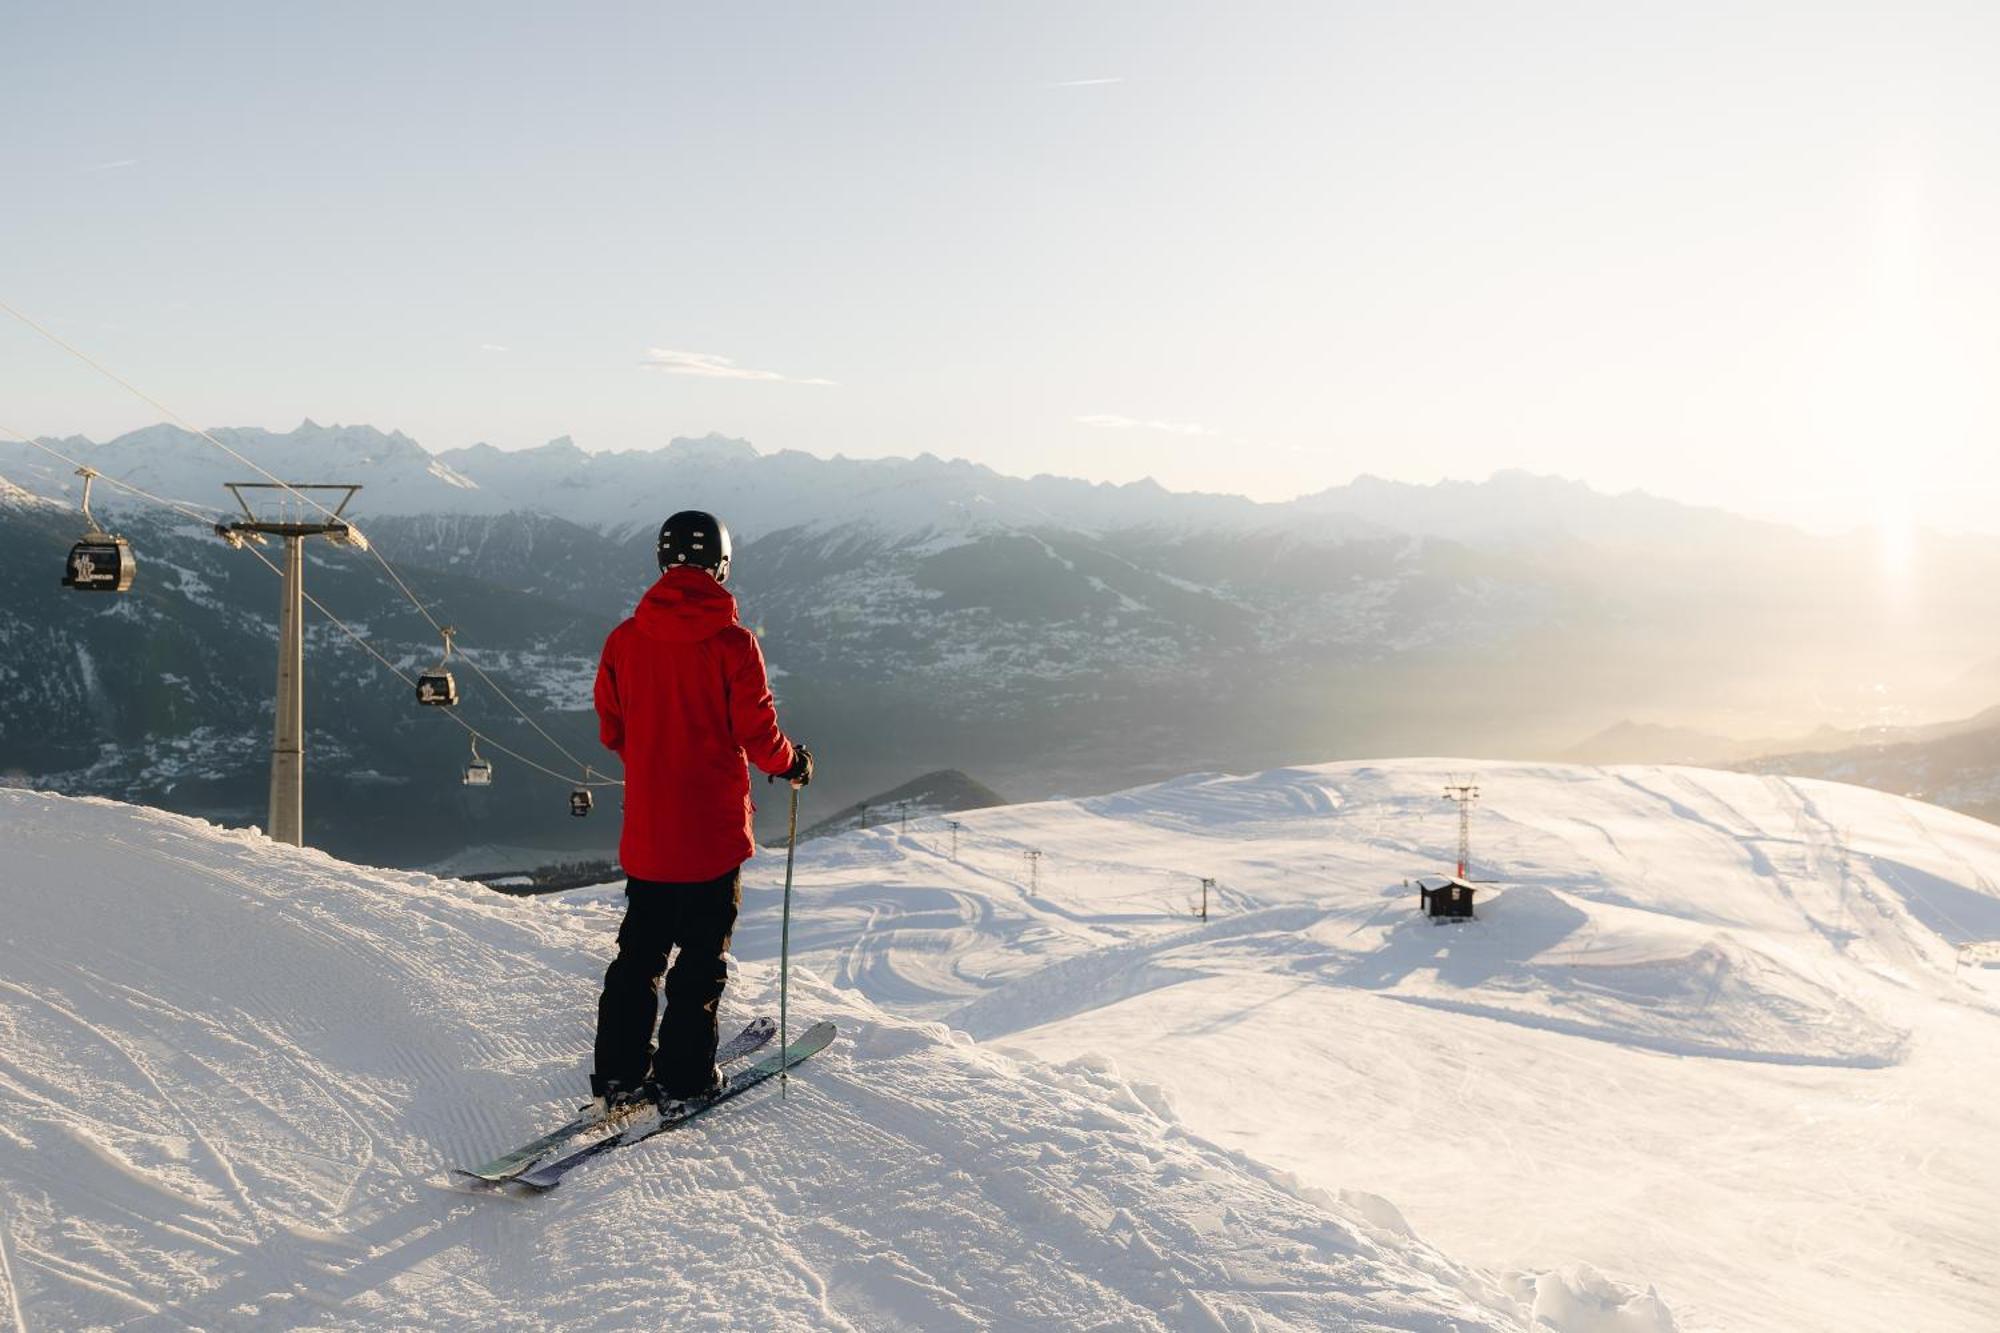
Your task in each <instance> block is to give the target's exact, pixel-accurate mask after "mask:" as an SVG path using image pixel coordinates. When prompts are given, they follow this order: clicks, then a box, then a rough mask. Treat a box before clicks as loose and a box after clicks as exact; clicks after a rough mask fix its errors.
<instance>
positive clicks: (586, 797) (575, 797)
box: [569, 787, 591, 819]
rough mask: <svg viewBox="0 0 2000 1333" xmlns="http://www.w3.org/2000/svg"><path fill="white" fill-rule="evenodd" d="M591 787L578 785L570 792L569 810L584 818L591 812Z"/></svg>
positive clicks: (579, 817)
mask: <svg viewBox="0 0 2000 1333" xmlns="http://www.w3.org/2000/svg"><path fill="white" fill-rule="evenodd" d="M590 804H591V802H590V788H588V787H578V788H577V789H576V790H575V791H572V792H571V793H570V794H569V812H570V813H571V814H572V815H574V816H576V817H577V818H578V819H582V818H583V817H584V816H585V815H587V814H589V813H590Z"/></svg>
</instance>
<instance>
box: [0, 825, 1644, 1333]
mask: <svg viewBox="0 0 2000 1333" xmlns="http://www.w3.org/2000/svg"><path fill="white" fill-rule="evenodd" d="M857 850H858V851H860V852H862V853H863V854H870V853H871V848H870V847H869V846H868V845H865V844H864V845H862V846H861V847H859V848H853V847H850V848H849V849H847V851H846V852H844V853H843V854H844V855H851V854H853V853H854V852H856V851H857ZM888 850H891V851H892V853H893V850H894V849H888ZM892 859H893V856H892ZM0 864H4V866H5V872H4V876H0V963H3V964H4V965H0V1327H4V1326H5V1324H6V1323H8V1322H11V1323H12V1325H13V1326H14V1327H15V1328H17V1329H21V1328H35V1329H39V1328H84V1327H126V1326H134V1327H145V1328H152V1327H163V1328H164V1327H203V1328H220V1327H258V1328H270V1327H311V1326H323V1327H343V1328H346V1327H356V1326H364V1327H392V1328H409V1327H440V1328H443V1327H449V1328H454V1329H456V1328H473V1327H479V1328H496V1327H497V1328H508V1327H511V1328H545V1327H563V1328H633V1327H653V1328H695V1327H701V1328H730V1329H734V1328H741V1329H757V1330H767V1329H828V1328H831V1329H924V1330H932V1329H984V1328H1065V1329H1067V1328H1102V1329H1215V1330H1225V1329H1227V1330H1255V1329H1280V1328H1349V1327H1352V1328H1371V1329H1373V1328H1399V1329H1400V1328H1408V1329H1430V1330H1446V1329H1525V1328H1528V1327H1530V1326H1532V1325H1533V1323H1534V1321H1535V1320H1536V1319H1537V1318H1541V1319H1542V1320H1543V1323H1542V1324H1541V1325H1540V1326H1541V1327H1555V1328H1559V1329H1568V1330H1574V1331H1576V1333H1585V1331H1588V1330H1658V1329H1665V1328H1670V1327H1672V1323H1671V1317H1670V1315H1669V1314H1668V1313H1667V1311H1666V1310H1665V1309H1664V1308H1663V1307H1662V1306H1661V1304H1660V1303H1659V1302H1658V1301H1657V1300H1656V1299H1654V1298H1653V1297H1651V1296H1649V1295H1647V1294H1645V1293H1643V1292H1635V1291H1632V1290H1628V1289H1627V1288H1625V1287H1621V1286H1618V1285H1615V1284H1613V1283H1611V1282H1610V1281H1608V1280H1606V1279H1605V1278H1603V1277H1601V1276H1599V1275H1597V1274H1595V1273H1593V1272H1591V1271H1589V1270H1587V1269H1585V1268H1582V1267H1569V1268H1565V1269H1562V1270H1560V1271H1547V1272H1536V1273H1510V1274H1495V1273H1489V1272H1486V1271H1484V1270H1480V1269H1475V1268H1471V1267H1468V1266H1465V1265H1463V1264H1461V1263H1459V1262H1457V1261H1456V1260H1454V1259H1452V1258H1449V1257H1447V1256H1446V1255H1445V1254H1443V1253H1441V1252H1439V1251H1438V1250H1436V1249H1434V1248H1433V1247H1432V1246H1430V1245H1429V1244H1427V1243H1426V1242H1424V1241H1423V1240H1421V1239H1420V1238H1419V1237H1418V1236H1417V1235H1416V1234H1415V1233H1414V1232H1413V1231H1412V1229H1411V1228H1410V1227H1409V1226H1408V1225H1407V1224H1406V1223H1405V1222H1404V1221H1403V1220H1402V1218H1401V1217H1400V1216H1399V1214H1398V1213H1397V1211H1396V1209H1395V1208H1394V1206H1393V1205H1391V1204H1389V1203H1388V1202H1385V1201H1383V1200H1380V1199H1376V1198H1372V1197H1367V1196H1364V1195H1358V1194H1349V1195H1336V1194H1335V1193H1332V1192H1330V1191H1320V1190H1315V1189H1309V1188H1306V1187H1305V1186H1303V1185H1301V1184H1300V1183H1298V1182H1297V1181H1295V1180H1293V1179H1292V1178H1291V1177H1290V1176H1289V1175H1287V1174H1286V1173H1283V1172H1281V1171H1277V1170H1274V1169H1272V1168H1270V1167H1268V1166H1266V1165H1263V1164H1261V1163H1259V1162H1257V1161H1255V1160H1253V1159H1251V1158H1248V1157H1245V1156H1243V1155H1242V1154H1240V1153H1238V1152H1236V1151H1234V1150H1231V1149H1228V1148H1224V1147H1221V1146H1218V1145H1217V1144H1215V1143H1213V1142H1211V1141H1209V1140H1207V1139H1205V1138H1203V1137H1202V1136H1200V1135H1199V1134H1196V1133H1193V1132H1190V1131H1189V1130H1188V1129H1187V1128H1186V1127H1185V1126H1183V1125H1182V1124H1181V1123H1180V1122H1179V1121H1178V1120H1177V1119H1176V1118H1175V1117H1174V1115H1173V1114H1172V1112H1171V1110H1170V1109H1169V1108H1168V1105H1167V1099H1166V1098H1165V1097H1164V1096H1163V1095H1162V1094H1160V1093H1159V1092H1157V1091H1156V1090H1152V1089H1148V1088H1145V1087H1143V1086H1136V1085H1134V1084H1132V1083H1130V1082H1128V1081H1127V1080H1126V1079H1125V1078H1123V1077H1122V1076H1121V1075H1120V1074H1119V1073H1118V1072H1117V1070H1116V1068H1115V1066H1114V1065H1113V1064H1112V1063H1111V1062H1110V1061H1108V1060H1105V1059H1104V1058H1102V1057H1101V1056H1097V1055H1091V1056H1088V1057H1085V1058H1081V1059H1078V1060H1075V1061H1070V1062H1066V1063H1063V1064H1060V1065H1059V1064H1052V1063H1048V1062H1044V1061H1040V1060H1035V1059H1028V1060H1022V1059H1017V1058H1014V1057H1010V1056H1008V1055H1006V1054H1004V1053H1001V1052H999V1051H997V1050H995V1049H993V1048H991V1047H989V1046H986V1045H983V1044H979V1043H975V1042H974V1041H973V1040H972V1039H971V1038H970V1037H968V1036H965V1035H964V1034H962V1033H954V1032H952V1031H950V1030H949V1029H947V1028H945V1027H944V1026H942V1025H939V1024H936V1023H931V1022H924V1021H918V1020H913V1019H907V1018H898V1017H892V1016H889V1015H887V1014H885V1013H884V1012H883V1011H881V1010H880V1009H879V1008H877V1007H876V1006H875V1005H874V1004H872V1003H871V1002H870V1001H868V1000H867V998H866V997H865V996H862V995H859V994H857V993H855V992H854V991H852V990H846V991H843V990H839V989H836V988H834V987H832V986H830V985H828V984H825V983H823V982H821V981H819V980H816V979H815V978H814V977H812V976H811V975H809V974H807V973H805V972H799V973H797V974H795V976H794V981H793V990H792V1004H793V1017H794V1019H795V1021H796V1022H798V1023H799V1025H800V1026H803V1025H804V1022H805V1021H806V1020H808V1019H811V1018H819V1017H831V1018H833V1019H834V1020H836V1021H837V1022H838V1023H839V1024H840V1026H841V1029H842V1035H841V1038H840V1040H839V1041H838V1042H837V1043H836V1044H835V1045H834V1046H833V1047H832V1048H831V1049H829V1050H827V1051H826V1052H824V1053H822V1054H821V1055H820V1056H818V1057H816V1058H814V1059H813V1060H812V1061H811V1062H810V1063H809V1064H807V1065H805V1066H804V1067H802V1068H801V1069H800V1070H799V1071H798V1073H797V1074H796V1076H795V1077H794V1078H793V1080H792V1084H791V1091H790V1096H789V1098H788V1099H785V1100H781V1099H780V1098H779V1096H778V1094H777V1089H775V1088H773V1087H769V1086H767V1087H765V1088H763V1089H760V1090H758V1091H756V1092H753V1093H751V1094H748V1095H746V1096H745V1097H744V1098H743V1099H742V1100H741V1101H740V1102H737V1103H734V1104H732V1105H731V1106H730V1107H729V1108H727V1109H726V1110H723V1111H719V1112H717V1113H716V1114H715V1115H714V1116H713V1117H712V1118H710V1119H707V1120H705V1121H703V1122H698V1123H697V1124H696V1125H693V1126H689V1127H687V1128H686V1129H683V1130H681V1131H678V1132H676V1133H675V1134H672V1135H670V1136H667V1137H665V1138H662V1139H659V1140H656V1141H654V1142H652V1143H650V1144H647V1145H645V1146H644V1147H641V1148H634V1149H631V1150H628V1151H625V1152H620V1153H615V1154H613V1155H611V1156H610V1157H609V1158H607V1159H605V1160H603V1161H602V1162H599V1163H597V1164H595V1165H594V1166H593V1167H592V1168H590V1169H588V1170H586V1171H584V1172H582V1173H580V1174H578V1175H577V1176H575V1177H574V1178H573V1179H572V1180H571V1181H570V1182H569V1183H566V1184H565V1185H564V1186H563V1187H562V1188H561V1189H560V1190H559V1191H557V1192H556V1193H554V1194H552V1195H548V1196H545V1197H540V1198H528V1199H520V1198H515V1197H512V1196H509V1195H505V1194H493V1193H485V1194H468V1193H465V1192H462V1191H460V1190H457V1189H455V1188H452V1187H451V1186H450V1185H449V1184H448V1178H447V1174H446V1173H447V1170H448V1168H449V1167H451V1166H453V1165H455V1164H467V1163H471V1162H474V1161H478V1160H482V1159H484V1158H486V1157H488V1156H490V1155H492V1154H494V1153H496V1152H498V1151H500V1150H501V1149H504V1148H507V1147H510V1146H512V1145H513V1144H515V1143H518V1142H520V1141H521V1140H523V1139H525V1138H527V1137H529V1136H531V1135H532V1134H534V1133H536V1132H538V1131H539V1130H541V1129H543V1128H546V1127H547V1126H548V1125H549V1124H550V1123H552V1122H554V1121H556V1120H557V1119H560V1118H563V1117H565V1116H566V1115H567V1113H568V1111H569V1109H570V1107H571V1106H572V1105H573V1104H574V1102H575V1100H576V1099H577V1097H578V1096H579V1094H580V1092H581V1090H582V1088H583V1085H584V1081H585V1074H586V1073H587V1065H588V1045H589V1036H590V1030H591V1023H592V1013H593V1001H594V997H595V992H596V980H597V977H598V975H599V973H600V972H601V970H602V967H603V964H604V961H605V958H606V954H607V951H608V947H609V944H610V936H611V933H612V930H613V929H614V927H615V922H616V913H615V910H614V909H613V908H612V907H610V906H608V905H606V904H603V903H599V902H590V901H582V902H562V901H552V900H548V899H542V900H530V901H525V902H524V901H521V900H514V899H504V898H501V897H498V896H497V895H494V894H491V893H490V892H488V891H486V890H483V889H480V888H478V887H476V886H473V885H470V884H465V883H461V882H457V881H448V880H437V879H433V878H431V877H429V876H426V875H421V874H414V873H404V872H377V871H369V870H365V869H360V868H357V867H354V866H350V865H346V864H343V863H340V862H337V861H334V860H332V859H330V858H327V857H325V856H323V855H321V854H319V853H316V852H311V851H297V850H294V849H290V848H283V847H275V846H273V845H271V844H270V843H268V842H266V841H265V840H264V839H263V838H262V837H261V836H259V835H257V834H255V833H254V832H244V833H231V832H224V831H221V830H217V829H214V828H212V827H210V826H208V825H206V824H203V823H200V822H199V821H195V820H190V819H186V818H182V817H179V816H174V815H167V814H162V813H159V812H155V811H148V810H144V809H140V808H137V807H131V806H123V805H117V804H114V803H110V802H104V801H96V800H70V799H66V798H63V797H59V796H52V795H47V794H42V793H29V792H21V791H0ZM762 873H763V875H764V876H765V880H766V882H767V881H768V877H769V874H770V867H769V866H765V867H763V868H762ZM821 873H824V872H821ZM813 887H814V888H815V889H817V888H818V887H819V886H818V885H814V886H813ZM831 904H832V900H831V899H827V900H825V901H824V903H823V905H824V906H828V907H830V906H831ZM773 906H774V903H773V894H772V893H771V891H770V890H769V889H768V888H767V887H760V888H758V889H757V890H755V891H753V892H752V893H751V894H750V896H749V901H748V903H747V905H746V908H747V913H748V915H749V916H751V917H752V918H758V919H760V920H761V919H764V918H769V917H771V916H772V915H773V912H772V908H773ZM762 924H764V925H769V924H770V923H769V921H768V920H764V921H763V922H762ZM768 933H769V932H768V931H763V932H762V934H764V935H768ZM857 943H858V942H857ZM776 998H777V997H776V994H775V976H774V969H773V968H772V967H770V966H769V965H768V964H767V963H764V962H761V961H753V962H749V963H746V964H745V965H744V967H743V969H742V972H741V974H740V975H739V977H738V978H737V980H736V982H735V983H734V985H733V987H732V989H731V992H730V996H729V999H728V1001H727V1002H726V1004H727V1015H726V1016H727V1019H728V1020H729V1021H731V1022H736V1021H740V1020H742V1019H743V1018H745V1017H746V1016H748V1015H750V1014H752V1013H756V1012H760V1011H762V1012H769V1011H771V1010H772V1009H774V1008H775V1003H776Z"/></svg>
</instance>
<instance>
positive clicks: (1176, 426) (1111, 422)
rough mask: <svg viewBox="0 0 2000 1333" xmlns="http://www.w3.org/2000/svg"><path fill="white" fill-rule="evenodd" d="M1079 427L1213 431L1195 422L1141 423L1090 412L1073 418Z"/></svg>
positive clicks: (1192, 432) (1191, 432)
mask: <svg viewBox="0 0 2000 1333" xmlns="http://www.w3.org/2000/svg"><path fill="white" fill-rule="evenodd" d="M1075 421H1076V424H1077V425H1079V426H1094V427H1096V428H1097V429H1099V430H1157V431H1164V432H1166V433H1167V434H1169V435H1213V434H1215V432H1214V431H1212V430H1210V429H1209V428H1208V427H1206V426H1204V425H1202V424H1201V423H1200V422H1197V421H1141V420H1140V419H1139V418H1137V417H1121V416H1119V415H1118V414H1117V413H1116V412H1092V413H1091V414H1090V415H1089V416H1082V417H1077V418H1075Z"/></svg>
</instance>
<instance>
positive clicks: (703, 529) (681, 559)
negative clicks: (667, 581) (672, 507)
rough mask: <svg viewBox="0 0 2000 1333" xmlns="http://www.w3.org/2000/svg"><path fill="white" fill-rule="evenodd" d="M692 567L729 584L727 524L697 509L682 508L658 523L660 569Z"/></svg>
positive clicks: (717, 580)
mask: <svg viewBox="0 0 2000 1333" xmlns="http://www.w3.org/2000/svg"><path fill="white" fill-rule="evenodd" d="M675 565H693V566H694V567H695V568H696V569H705V570H707V571H708V572H709V573H711V574H713V575H715V581H716V582H717V583H727V582H729V525H728V524H726V523H724V522H723V521H722V520H721V519H719V518H717V517H716V516H715V515H713V514H706V513H703V512H702V511H701V510H699V509H683V510H681V512H680V513H678V514H675V515H674V516H673V517H672V518H670V519H668V520H667V521H666V522H664V523H662V524H660V568H661V569H662V570H667V569H672V568H673V567H674V566H675Z"/></svg>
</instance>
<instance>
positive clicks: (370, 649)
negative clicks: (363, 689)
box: [0, 426, 625, 787]
mask: <svg viewBox="0 0 2000 1333" xmlns="http://www.w3.org/2000/svg"><path fill="white" fill-rule="evenodd" d="M0 435H7V436H10V437H12V438H13V439H15V440H18V441H20V442H21V443H22V444H25V445H27V446H29V447H30V448H34V449H39V450H41V451H42V452H43V453H45V454H47V455H49V456H50V457H51V458H55V459H58V460H60V461H61V462H64V463H68V464H69V465H70V466H72V467H79V468H80V467H85V466H87V465H86V464H84V463H80V462H78V461H77V460H76V459H74V458H71V457H69V456H68V455H67V454H64V453H62V452H60V451H59V450H56V449H51V448H50V447H49V446H48V445H46V444H43V443H42V442H41V441H40V440H37V439H35V438H34V437H33V436H30V435H26V434H23V433H22V432H20V431H17V430H14V429H13V428H11V427H8V426H0ZM97 479H98V480H99V481H101V482H103V483H104V484H105V485H107V486H115V487H117V488H118V489H119V490H121V491H127V492H129V493H131V494H132V495H136V496H138V497H139V498H140V499H142V500H150V501H152V502H153V503H154V504H157V505H162V506H164V507H165V508H168V509H171V510H173V511H174V512H175V513H177V514H180V515H181V516H183V517H185V518H191V519H194V520H195V521H196V522H197V523H200V524H202V525H203V526H204V527H207V526H211V525H213V524H214V522H215V520H216V517H217V515H216V514H214V513H208V514H204V513H202V512H200V511H199V510H197V509H195V508H193V507H192V506H190V505H188V504H184V503H182V502H181V501H178V500H169V499H166V498H164V497H162V496H158V495H154V494H153V493H152V492H150V491H144V490H141V489H140V488H139V487H137V486H134V485H133V484H132V483H131V482H129V481H121V480H119V479H118V478H117V477H111V476H106V475H105V474H103V473H101V472H100V473H98V474H97ZM243 549H244V550H246V551H248V552H250V554H251V555H254V556H256V557H257V559H259V560H260V561H262V562H263V564H264V567H265V568H266V569H268V570H270V571H271V572H272V573H273V574H276V575H277V576H279V577H280V578H282V577H284V571H283V570H281V569H279V568H278V566H277V564H276V562H274V561H273V560H272V559H271V557H269V556H267V555H265V554H264V553H263V552H262V551H260V550H258V549H257V548H256V547H254V546H245V547H244V548H243ZM301 596H303V597H304V599H305V600H306V601H307V602H308V603H310V604H311V606H312V608H313V610H315V611H317V612H319V613H320V614H321V615H322V616H324V617H326V619H327V621H328V623H330V624H331V625H333V626H334V627H335V628H336V629H338V630H339V631H340V632H341V633H343V634H345V635H346V636H347V637H348V638H350V639H352V640H354V642H355V643H356V644H357V645H358V646H359V647H360V648H361V650H362V651H363V652H365V653H367V654H368V655H369V656H370V657H372V658H374V659H375V660H376V661H377V662H379V663H381V664H382V666H383V668H384V669H385V670H387V671H388V672H389V673H390V674H391V675H393V676H395V677H396V678H397V679H399V680H401V681H402V682H403V683H404V684H405V685H409V686H411V687H412V688H414V687H415V685H416V680H415V679H414V678H413V677H412V676H410V675H409V674H408V673H407V672H405V671H404V670H403V669H402V668H401V667H399V666H397V665H396V664H395V663H394V662H391V661H390V660H389V659H388V658H386V657H384V656H383V655H382V653H381V651H380V650H378V649H377V648H376V647H375V645H374V644H372V643H370V642H368V640H367V639H366V638H365V637H364V636H363V635H362V634H361V632H360V631H358V630H356V629H355V628H354V627H353V626H352V625H349V624H348V623H347V622H346V621H344V620H342V619H341V618H340V617H339V616H337V615H335V614H334V613H333V612H331V611H329V610H328V609H327V608H326V604H325V603H324V602H322V601H320V600H319V598H317V597H315V596H313V595H312V594H311V593H309V592H305V591H304V590H303V589H302V590H301ZM440 711H443V710H440ZM445 716H446V717H447V718H449V719H450V720H451V721H452V722H454V723H456V724H457V725H458V726H460V727H462V728H464V729H465V731H466V732H467V733H468V734H470V735H471V736H472V737H473V738H474V739H476V740H481V741H484V742H486V744H488V745H489V746H491V747H492V748H493V749H495V750H497V751H499V752H500V753H501V754H504V755H506V756H507V757H508V758H510V759H513V760H514V761H515V762H517V763H520V764H524V765H526V766H527V767H529V768H531V769H534V770H535V771H536V772H538V773H546V774H547V775H548V776H550V777H552V778H555V779H556V780H558V781H560V782H563V783H565V784H567V785H569V786H571V787H579V786H581V787H622V786H624V785H625V784H624V783H623V782H620V781H617V780H615V779H599V780H597V781H591V780H590V779H589V772H590V766H589V765H584V766H583V768H584V771H585V780H584V781H583V782H580V783H579V782H578V781H577V780H576V779H575V778H574V777H572V776H571V775H570V774H567V773H559V772H557V771H556V770H555V769H553V768H549V767H547V766H545V765H543V764H539V763H536V762H535V761H534V760H532V759H530V758H528V757H527V756H526V755H524V754H521V753H520V752H519V751H517V750H514V749H511V748H510V747H508V746H506V745H504V744H502V743H501V742H500V741H498V740H495V739H494V738H493V737H491V736H489V735H487V734H486V733H485V732H483V731H481V730H479V728H477V727H475V726H473V725H472V724H471V723H470V722H467V721H466V720H465V719H464V718H462V717H460V716H459V715H458V714H457V713H453V712H446V713H445Z"/></svg>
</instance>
